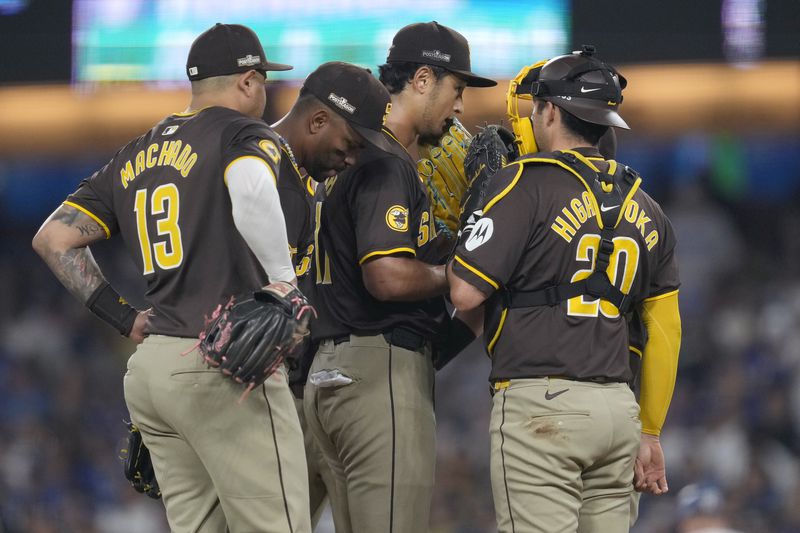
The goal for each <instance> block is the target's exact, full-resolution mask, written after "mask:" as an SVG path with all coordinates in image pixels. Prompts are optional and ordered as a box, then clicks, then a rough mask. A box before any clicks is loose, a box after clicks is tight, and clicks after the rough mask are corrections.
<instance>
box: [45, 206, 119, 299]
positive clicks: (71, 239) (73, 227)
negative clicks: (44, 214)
mask: <svg viewBox="0 0 800 533" xmlns="http://www.w3.org/2000/svg"><path fill="white" fill-rule="evenodd" d="M104 237H105V232H104V230H103V228H102V227H100V225H99V224H98V223H97V222H96V221H94V220H93V219H92V218H91V217H89V216H87V215H85V214H84V213H82V212H80V211H78V210H77V209H75V208H74V207H71V206H68V205H62V206H61V207H59V208H58V209H56V210H55V211H54V212H53V214H52V215H50V217H49V218H48V219H47V220H46V221H45V223H44V224H43V225H42V227H41V228H39V231H38V232H37V233H36V236H35V237H34V238H33V248H34V250H36V252H37V253H38V254H39V255H40V256H41V257H42V259H44V261H45V263H47V266H49V267H50V270H52V271H53V273H54V274H55V275H56V277H57V278H58V280H59V281H60V282H61V283H62V284H63V285H64V287H66V288H67V290H69V292H70V293H72V294H73V295H74V296H75V297H76V298H77V299H78V300H79V301H80V302H81V303H86V301H87V300H88V299H89V296H91V295H92V293H93V292H94V291H95V289H97V287H99V286H100V284H102V283H103V282H104V281H105V279H104V278H103V274H102V273H101V272H100V268H99V267H98V266H97V263H96V262H95V260H94V257H92V253H91V252H90V251H89V249H88V248H87V247H86V246H87V245H88V244H90V243H92V242H96V241H98V240H100V239H102V238H104Z"/></svg>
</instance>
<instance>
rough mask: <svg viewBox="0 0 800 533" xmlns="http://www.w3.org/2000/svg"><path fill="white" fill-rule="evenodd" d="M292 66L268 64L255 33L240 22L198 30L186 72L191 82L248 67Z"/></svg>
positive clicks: (286, 68) (283, 68) (217, 24)
mask: <svg viewBox="0 0 800 533" xmlns="http://www.w3.org/2000/svg"><path fill="white" fill-rule="evenodd" d="M292 68H294V67H292V66H291V65H284V64H283V63H270V62H269V61H267V56H266V54H264V48H263V47H262V46H261V41H259V40H258V36H257V35H256V33H255V32H254V31H253V30H251V29H250V28H248V27H247V26H242V25H241V24H220V23H219V22H217V23H216V24H215V25H214V26H212V27H211V28H209V29H207V30H206V31H204V32H203V33H201V34H200V35H199V36H198V37H197V39H195V40H194V42H193V43H192V47H191V48H190V49H189V57H188V59H187V60H186V75H187V76H189V79H190V80H192V81H195V80H202V79H205V78H211V77H213V76H226V75H228V74H236V73H237V72H247V71H248V70H260V71H264V72H266V71H268V70H291V69H292Z"/></svg>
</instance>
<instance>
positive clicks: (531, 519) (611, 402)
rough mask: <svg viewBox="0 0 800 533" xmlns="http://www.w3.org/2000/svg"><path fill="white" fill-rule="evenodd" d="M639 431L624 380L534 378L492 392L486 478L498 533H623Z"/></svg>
mask: <svg viewBox="0 0 800 533" xmlns="http://www.w3.org/2000/svg"><path fill="white" fill-rule="evenodd" d="M640 431H641V422H640V421H639V405H638V404H637V403H636V399H635V398H634V396H633V393H632V392H631V390H630V388H629V387H628V385H626V384H624V383H608V384H598V383H589V382H580V381H570V380H565V379H558V378H537V379H520V380H511V381H510V383H508V385H507V387H505V388H500V389H499V390H497V392H496V394H495V395H494V398H493V407H492V417H491V446H492V457H491V478H492V493H493V496H494V506H495V513H496V515H497V526H498V529H499V530H500V532H503V533H505V532H509V533H533V532H537V533H538V532H541V533H574V532H579V533H590V532H591V533H621V532H627V531H628V530H629V527H630V523H631V517H630V514H631V501H632V500H631V492H632V490H633V483H632V481H633V464H634V460H635V458H636V454H637V451H638V449H639V439H640Z"/></svg>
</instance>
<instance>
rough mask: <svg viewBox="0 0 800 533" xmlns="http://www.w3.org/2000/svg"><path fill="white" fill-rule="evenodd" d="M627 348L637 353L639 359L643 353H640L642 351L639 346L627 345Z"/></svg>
mask: <svg viewBox="0 0 800 533" xmlns="http://www.w3.org/2000/svg"><path fill="white" fill-rule="evenodd" d="M628 350H630V351H631V352H633V353H635V354H636V355H638V356H639V359H641V358H642V355H643V354H642V351H641V350H640V349H639V348H636V347H635V346H628Z"/></svg>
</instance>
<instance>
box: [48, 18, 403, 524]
mask: <svg viewBox="0 0 800 533" xmlns="http://www.w3.org/2000/svg"><path fill="white" fill-rule="evenodd" d="M289 68H291V67H290V66H289V65H282V64H279V63H270V62H268V61H267V59H266V56H265V54H264V50H263V48H262V46H261V43H260V42H259V39H258V37H257V36H256V34H255V33H254V32H253V31H252V30H250V29H249V28H247V27H245V26H240V25H235V24H230V25H228V24H217V25H215V26H213V27H212V28H210V29H209V30H207V31H205V32H204V33H202V34H201V35H200V36H199V37H198V38H197V39H196V40H195V41H194V43H193V44H192V46H191V49H190V51H189V57H188V60H187V65H186V69H187V75H188V77H189V79H190V80H191V83H192V99H191V102H190V104H189V108H188V109H187V110H186V111H185V112H183V113H176V114H173V115H170V116H168V117H166V118H165V119H164V120H162V121H161V122H159V123H158V124H157V125H156V126H154V127H153V128H152V129H151V130H150V131H148V132H147V133H145V134H144V135H142V136H140V137H138V138H136V139H134V140H133V141H131V142H130V143H128V144H127V145H125V146H124V147H123V148H122V149H120V151H119V152H117V154H116V155H115V156H114V157H113V158H112V160H111V161H110V162H109V163H108V164H107V165H106V166H104V167H103V168H102V169H100V170H98V171H97V172H95V173H94V174H93V175H92V176H91V177H89V178H87V179H86V180H84V181H83V182H82V183H81V185H80V187H79V188H78V190H77V191H76V192H75V193H74V194H72V195H70V196H69V198H68V199H67V201H65V202H64V204H63V205H62V206H61V207H59V208H58V209H56V211H55V212H54V213H53V214H52V215H51V216H50V218H49V219H48V220H47V221H46V222H45V223H44V225H43V226H42V228H41V229H40V230H39V232H38V233H37V235H36V237H35V238H34V242H33V245H34V248H35V249H36V250H37V252H38V253H39V254H40V255H41V256H42V257H43V258H44V260H45V261H46V262H47V264H48V265H49V266H50V268H51V269H52V270H53V271H54V273H55V274H56V276H57V277H58V278H59V279H60V280H61V281H62V283H64V285H65V286H66V287H67V288H68V289H70V291H71V292H72V293H73V294H74V295H75V296H76V297H78V298H79V299H80V300H81V301H82V302H84V303H85V304H86V306H87V307H88V308H89V309H90V310H91V311H92V312H93V313H95V314H96V315H98V316H99V317H100V318H101V319H103V320H105V321H106V322H107V323H109V324H110V325H112V326H113V327H115V328H116V329H117V330H118V331H120V333H122V334H123V335H126V336H128V337H130V338H131V339H132V340H134V341H135V342H137V343H140V344H139V347H138V348H137V350H136V352H135V353H134V354H133V355H132V356H131V358H130V360H129V361H128V372H127V373H126V375H125V399H126V403H127V405H128V409H129V411H130V413H131V418H132V421H133V422H134V423H135V424H136V425H137V426H138V427H139V429H140V430H141V434H142V437H143V440H144V442H145V444H146V445H147V447H148V448H149V449H150V455H151V457H152V462H153V466H154V469H155V473H156V477H157V479H158V482H159V485H160V487H161V491H162V495H163V502H164V505H165V507H166V512H167V518H168V521H169V524H170V528H171V530H172V531H175V532H190V531H191V532H206V531H208V532H212V531H213V532H219V531H231V532H233V531H240V532H241V531H269V532H287V533H288V532H310V531H311V525H310V518H309V508H308V501H309V494H308V484H307V478H306V466H305V454H304V453H303V435H302V432H301V429H300V425H299V422H298V419H297V415H296V412H295V408H294V405H293V401H292V396H291V393H290V392H289V388H288V386H287V380H286V374H285V371H284V370H283V369H280V370H279V371H278V372H276V374H275V375H274V376H272V377H271V378H270V379H268V380H267V381H266V382H265V383H264V384H263V385H261V386H259V387H258V389H256V390H255V391H253V392H251V393H250V394H249V395H246V396H244V397H242V387H241V386H240V385H238V384H236V383H235V382H233V381H232V380H229V379H224V378H223V377H222V375H221V374H220V373H219V371H217V370H215V369H209V368H208V367H207V366H206V364H205V363H204V362H203V360H202V358H201V357H199V356H198V355H197V354H196V353H191V351H192V348H193V347H194V346H195V345H196V344H197V338H196V337H197V335H198V333H199V332H200V331H201V329H203V326H204V318H205V317H210V316H211V315H212V313H213V311H214V310H215V308H217V307H218V306H219V305H220V304H224V303H226V302H227V301H230V299H231V297H232V296H236V295H239V294H242V293H247V292H252V291H253V290H254V289H257V288H259V287H261V286H263V285H264V284H266V283H268V282H269V283H281V282H288V283H296V275H295V268H294V266H293V265H292V262H291V260H290V255H289V247H288V243H287V234H286V225H285V222H284V218H283V214H282V212H281V207H280V202H279V194H278V191H277V188H276V178H277V177H278V176H279V175H280V174H281V159H282V157H281V154H282V152H281V145H282V144H283V143H282V141H281V138H280V137H279V136H278V135H277V134H276V133H275V132H274V131H273V130H272V129H270V128H269V127H267V126H266V124H264V123H263V121H261V120H260V117H261V116H262V114H263V112H264V108H265V105H266V92H265V89H264V82H265V80H266V72H267V71H271V70H287V69H289ZM351 85H352V81H351ZM338 87H339V86H338V85H333V86H332V87H331V89H332V90H338ZM366 92H367V93H370V94H376V95H377V96H376V97H377V98H378V99H379V100H380V101H381V104H383V102H386V101H388V95H387V94H386V92H385V91H383V92H382V93H371V92H370V91H369V90H367V91H366ZM318 116H319V115H318ZM327 118H329V119H330V120H327V121H324V120H322V118H320V119H319V120H318V122H319V126H320V127H319V128H318V130H319V131H317V133H316V134H315V138H316V139H318V140H320V143H319V146H318V148H319V149H320V150H322V151H325V155H324V156H321V157H319V161H326V162H327V163H326V164H324V165H320V166H319V167H313V165H311V164H310V163H311V162H312V161H313V159H311V158H310V156H309V167H312V168H314V169H315V171H319V172H336V171H337V170H339V169H341V168H344V167H345V166H346V165H347V164H349V163H350V162H352V161H354V150H355V147H357V146H360V144H361V143H363V137H362V135H361V134H360V133H358V131H357V129H358V128H361V127H363V126H362V125H360V124H359V125H354V126H353V127H350V126H349V124H348V123H346V122H345V121H344V120H343V119H342V118H341V115H338V114H334V113H328V117H327ZM382 118H383V115H382V114H377V115H376V116H375V117H374V118H373V119H372V121H371V122H370V124H371V126H372V128H373V129H374V130H375V133H376V134H377V133H378V132H379V131H380V126H381V121H382ZM359 119H360V120H361V121H362V122H363V121H365V117H364V116H363V115H361V116H360V117H359ZM309 135H310V134H309ZM307 143H308V141H306V140H301V139H298V140H297V144H298V145H300V144H307ZM342 146H346V147H348V148H347V149H346V150H342ZM308 150H309V151H305V152H304V153H311V152H310V148H309V149H308ZM117 233H119V234H121V236H122V238H123V241H124V243H125V245H126V247H127V249H128V250H129V252H130V253H131V255H132V257H133V259H134V262H135V263H136V265H137V266H138V268H140V269H141V271H142V274H143V276H144V278H145V281H146V282H147V293H146V297H147V299H148V301H149V303H150V304H151V305H152V308H151V309H149V310H147V311H137V310H135V309H133V308H132V307H131V306H130V305H128V304H127V303H126V302H125V300H124V299H123V298H122V297H121V296H120V295H119V294H118V293H117V292H116V291H115V290H114V289H113V288H112V287H111V286H110V285H109V284H108V283H107V282H106V281H105V279H104V278H103V275H102V273H101V272H100V270H99V269H98V267H97V265H96V264H95V262H94V260H93V259H92V255H91V253H90V251H89V249H88V248H87V246H88V245H90V244H92V243H94V242H96V241H98V240H100V239H102V238H109V237H111V236H112V235H115V234H117ZM240 399H241V403H237V402H238V401H239V400H240Z"/></svg>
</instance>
